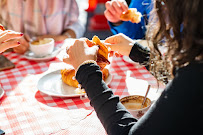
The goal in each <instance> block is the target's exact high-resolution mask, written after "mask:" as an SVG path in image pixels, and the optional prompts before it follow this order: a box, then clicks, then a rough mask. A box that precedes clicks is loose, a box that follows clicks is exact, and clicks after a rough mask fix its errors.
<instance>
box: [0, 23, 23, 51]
mask: <svg viewBox="0 0 203 135" xmlns="http://www.w3.org/2000/svg"><path fill="white" fill-rule="evenodd" d="M0 27H2V26H1V25H0ZM22 36H23V34H22V33H20V32H15V31H12V30H4V31H3V30H0V53H2V52H4V51H5V50H7V49H9V48H13V47H17V46H19V45H20V42H19V41H18V39H19V38H21V37H22Z"/></svg>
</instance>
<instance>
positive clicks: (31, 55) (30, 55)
mask: <svg viewBox="0 0 203 135" xmlns="http://www.w3.org/2000/svg"><path fill="white" fill-rule="evenodd" d="M60 50H61V49H60V48H58V47H55V48H54V51H53V52H52V54H49V55H46V56H44V57H37V56H35V54H34V53H33V52H32V51H27V52H26V53H25V54H24V57H25V58H26V59H28V60H33V61H47V60H51V59H53V58H55V57H56V55H57V54H59V52H60Z"/></svg>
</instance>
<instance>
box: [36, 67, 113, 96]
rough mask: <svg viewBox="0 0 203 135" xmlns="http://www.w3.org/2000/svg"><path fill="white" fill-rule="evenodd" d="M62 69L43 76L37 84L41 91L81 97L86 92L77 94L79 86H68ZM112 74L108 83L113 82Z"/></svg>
mask: <svg viewBox="0 0 203 135" xmlns="http://www.w3.org/2000/svg"><path fill="white" fill-rule="evenodd" d="M60 72H61V70H56V71H53V72H50V73H47V74H45V75H44V76H42V77H41V78H40V79H39V81H38V84H37V88H38V90H39V91H40V92H42V93H45V94H47V95H50V96H55V97H80V96H83V95H85V94H86V93H82V94H77V93H76V91H77V89H78V88H75V87H71V86H68V85H67V84H65V83H64V82H63V81H62V80H61V73H60ZM111 79H112V76H111V74H109V76H108V78H107V79H106V80H105V82H106V84H109V83H110V82H111Z"/></svg>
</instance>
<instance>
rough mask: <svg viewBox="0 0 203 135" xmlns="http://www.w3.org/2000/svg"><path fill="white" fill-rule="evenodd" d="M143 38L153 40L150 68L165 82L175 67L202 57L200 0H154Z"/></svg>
mask: <svg viewBox="0 0 203 135" xmlns="http://www.w3.org/2000/svg"><path fill="white" fill-rule="evenodd" d="M146 38H147V39H148V40H149V41H152V42H153V47H150V48H151V71H152V73H153V74H154V75H155V77H156V78H157V79H158V80H161V81H164V82H165V83H167V82H168V79H170V78H171V77H173V75H174V71H175V69H177V68H180V67H183V66H186V65H187V64H189V63H191V62H193V61H202V60H203V0H155V2H154V10H153V11H152V15H151V19H150V23H149V26H148V31H147V36H146ZM159 46H165V48H167V51H166V52H165V54H162V53H161V52H160V47H159Z"/></svg>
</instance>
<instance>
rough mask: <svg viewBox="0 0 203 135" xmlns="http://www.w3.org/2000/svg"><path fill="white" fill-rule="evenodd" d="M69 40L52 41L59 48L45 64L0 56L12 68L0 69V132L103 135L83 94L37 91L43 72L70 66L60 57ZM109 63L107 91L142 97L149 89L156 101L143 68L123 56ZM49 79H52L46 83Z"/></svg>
mask: <svg viewBox="0 0 203 135" xmlns="http://www.w3.org/2000/svg"><path fill="white" fill-rule="evenodd" d="M74 40H75V39H66V40H65V41H60V42H55V46H57V47H59V48H60V49H61V50H60V52H59V53H58V54H57V55H56V57H54V58H52V59H50V60H39V61H37V60H32V59H27V58H26V57H25V56H24V55H22V54H17V53H14V52H12V51H11V52H4V53H3V54H2V55H4V56H5V57H7V58H8V59H9V60H11V61H12V62H13V63H14V64H15V68H12V69H8V70H4V71H0V85H1V88H2V89H3V90H4V92H5V93H4V95H3V96H2V97H1V98H0V129H1V130H3V131H4V132H5V134H6V135H52V134H68V135H94V134H97V135H105V134H107V133H106V131H105V129H104V127H103V126H102V124H101V122H100V120H99V119H98V117H97V114H96V112H95V111H94V108H93V107H92V106H91V105H90V100H89V99H88V97H87V96H86V95H83V96H71V95H69V96H67V97H66V96H56V95H51V94H48V93H45V92H42V91H41V90H40V89H38V87H37V86H38V83H39V80H40V78H42V77H43V76H44V75H46V74H47V73H50V72H53V71H55V70H60V69H64V68H66V67H71V66H70V65H68V64H66V63H63V61H62V59H63V57H64V55H66V54H65V52H66V49H65V48H66V46H68V45H70V44H72V43H73V41H74ZM109 59H110V64H109V65H108V66H107V68H108V69H109V73H110V75H111V78H110V82H109V83H108V87H110V88H111V89H112V91H113V92H114V94H115V95H118V96H119V97H120V98H122V97H125V96H128V95H145V93H146V90H147V87H148V85H151V89H150V91H149V94H148V98H150V99H151V100H156V99H157V98H158V97H159V95H160V93H161V91H162V89H161V87H160V86H159V87H158V83H157V80H156V79H155V78H154V76H153V75H151V74H150V72H149V71H148V70H147V69H146V68H145V66H142V65H139V64H138V63H135V62H132V61H128V60H126V57H124V56H120V57H115V56H113V57H111V58H109ZM47 79H49V78H47ZM55 81H58V80H52V82H53V83H54V82H55ZM52 82H51V83H52ZM51 83H50V84H46V85H47V86H49V85H51Z"/></svg>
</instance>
